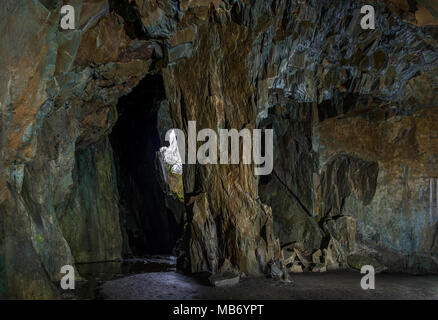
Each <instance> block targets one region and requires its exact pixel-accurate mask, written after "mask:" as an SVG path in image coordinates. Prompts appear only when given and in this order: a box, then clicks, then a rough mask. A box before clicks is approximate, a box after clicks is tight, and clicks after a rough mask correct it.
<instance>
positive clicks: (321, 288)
mask: <svg viewBox="0 0 438 320" xmlns="http://www.w3.org/2000/svg"><path fill="white" fill-rule="evenodd" d="M175 262H176V261H175V258H174V257H170V256H155V257H148V258H145V259H136V260H129V261H124V262H119V263H104V264H92V265H83V266H80V267H78V269H79V271H80V273H81V275H83V276H84V278H88V279H89V281H88V282H86V283H85V284H83V285H82V286H79V287H80V289H79V292H77V296H76V298H78V299H112V300H119V299H121V300H192V299H193V300H263V299H265V300H270V299H272V300H315V299H322V300H325V299H334V300H343V299H359V300H362V299H373V300H386V299H395V300H398V299H412V300H425V299H428V300H430V299H432V300H438V276H436V275H428V276H414V275H406V274H391V273H384V274H378V275H376V288H375V290H367V291H365V290H362V289H361V287H360V280H361V278H362V276H363V275H362V274H360V273H359V272H353V271H338V272H328V273H303V274H294V275H292V279H293V284H286V283H282V282H280V281H273V280H272V279H269V278H266V277H260V278H245V279H242V280H241V281H240V283H239V284H237V285H236V286H232V287H223V288H215V287H212V286H210V285H209V284H208V281H207V279H206V276H202V275H200V276H196V277H192V276H186V275H183V274H180V273H177V272H176V268H175ZM91 279H94V280H91ZM67 298H68V297H67Z"/></svg>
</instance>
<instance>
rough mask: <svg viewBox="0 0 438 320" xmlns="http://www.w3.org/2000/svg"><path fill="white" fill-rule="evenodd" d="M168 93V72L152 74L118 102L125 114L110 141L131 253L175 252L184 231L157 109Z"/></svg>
mask: <svg viewBox="0 0 438 320" xmlns="http://www.w3.org/2000/svg"><path fill="white" fill-rule="evenodd" d="M165 99H166V96H165V91H164V84H163V79H162V76H161V75H148V76H146V77H145V78H144V79H143V80H142V81H141V82H140V83H139V85H138V86H137V87H136V88H134V90H133V91H132V92H131V93H130V94H128V95H126V96H124V97H122V98H121V99H120V100H119V103H118V105H117V111H118V114H119V118H118V121H117V123H116V125H115V126H114V128H113V131H112V133H111V135H110V141H111V145H112V147H113V150H114V158H115V162H116V169H117V180H118V191H119V198H120V200H119V208H120V216H121V220H122V221H121V225H122V228H123V231H124V238H125V242H127V244H128V246H126V245H125V251H127V252H125V254H132V255H136V256H140V255H144V254H170V253H172V250H173V249H174V248H175V245H176V242H177V241H178V239H179V238H180V237H181V235H182V232H183V228H184V227H183V225H184V221H183V216H184V215H183V213H182V212H179V211H181V209H180V208H181V206H180V207H178V209H175V206H172V205H169V194H168V192H166V190H167V189H168V188H167V189H166V188H165V187H163V179H160V173H162V171H161V170H160V168H159V162H158V159H157V154H158V151H159V150H160V147H161V146H162V143H161V141H160V135H159V131H158V128H157V113H158V110H159V107H160V104H161V102H162V101H163V100H165ZM157 164H158V165H157ZM169 208H170V209H169Z"/></svg>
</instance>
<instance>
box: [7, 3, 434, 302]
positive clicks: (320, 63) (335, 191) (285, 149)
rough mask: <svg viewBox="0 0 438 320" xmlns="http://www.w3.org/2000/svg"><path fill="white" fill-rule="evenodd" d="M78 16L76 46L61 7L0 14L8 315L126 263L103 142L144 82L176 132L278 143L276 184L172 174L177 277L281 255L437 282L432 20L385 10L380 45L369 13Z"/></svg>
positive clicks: (152, 6)
mask: <svg viewBox="0 0 438 320" xmlns="http://www.w3.org/2000/svg"><path fill="white" fill-rule="evenodd" d="M73 5H74V6H75V8H76V14H77V23H76V24H77V26H78V28H77V29H76V30H75V31H63V30H60V29H59V19H60V7H61V1H24V0H23V1H15V0H14V1H12V0H6V1H4V3H3V4H2V6H1V8H0V30H2V31H3V32H2V44H3V45H2V47H1V48H0V67H1V70H2V72H1V73H0V111H1V112H0V124H1V125H0V296H2V297H10V298H56V297H59V294H58V292H57V290H56V288H55V286H54V285H53V282H54V281H55V282H56V281H59V279H60V277H61V274H60V273H59V270H60V268H61V266H63V265H66V264H74V262H79V261H80V262H87V261H92V260H103V259H115V258H118V257H121V255H122V251H124V250H125V251H126V250H127V249H126V230H125V229H124V226H123V223H120V220H118V219H117V218H119V219H120V217H121V214H120V206H119V205H118V203H117V202H118V194H117V188H116V186H117V179H116V177H115V176H114V172H113V168H114V166H115V160H114V157H113V155H112V147H111V145H110V144H109V143H108V139H107V136H108V135H109V134H110V132H111V131H112V128H113V126H114V125H115V123H116V122H117V119H118V114H117V108H116V105H117V102H118V100H119V98H120V97H122V96H124V95H126V94H128V93H130V92H131V91H132V90H133V89H134V88H135V87H136V86H137V85H138V84H139V82H140V80H141V79H143V78H144V77H145V76H146V75H147V74H150V73H161V74H162V76H163V80H164V85H165V89H166V99H167V100H168V103H169V110H170V113H171V114H172V121H173V125H174V126H175V127H177V128H181V129H183V130H187V122H188V121H189V120H196V121H197V124H198V128H199V129H201V128H213V129H220V128H237V129H242V128H248V129H255V128H273V129H274V132H275V149H274V171H273V173H272V175H270V176H267V177H263V178H256V177H255V176H254V174H253V167H252V166H246V165H236V166H200V165H190V166H189V165H186V166H185V167H184V187H185V202H186V211H187V214H188V227H187V229H186V230H187V232H186V234H185V237H184V239H185V241H184V246H183V247H184V249H185V252H186V254H185V255H184V256H183V257H184V258H183V259H182V261H181V264H180V265H181V266H183V267H185V268H186V269H188V270H190V271H193V272H197V271H211V272H213V273H215V272H217V271H218V270H220V269H221V266H222V265H223V264H224V263H225V262H226V261H227V263H230V264H231V265H232V266H233V268H236V269H238V270H240V271H241V272H244V273H246V274H250V275H256V274H261V273H263V272H266V270H267V269H266V268H267V266H268V263H269V261H271V260H272V259H274V258H276V259H278V258H280V254H279V252H280V248H279V246H280V245H281V246H286V245H290V244H291V243H292V244H300V247H302V250H303V252H308V253H309V254H310V255H312V253H315V252H318V250H321V252H322V254H323V255H324V254H325V257H330V259H329V260H330V266H331V267H332V266H335V265H338V266H339V267H345V266H347V265H350V266H353V265H357V264H358V263H357V261H365V260H366V259H363V257H365V258H366V257H367V256H369V257H372V260H373V261H377V262H378V263H379V264H382V265H384V266H385V267H387V268H388V269H389V270H392V271H408V272H415V273H425V272H437V271H438V261H437V259H438V258H437V254H438V235H437V233H438V231H437V221H438V209H437V190H438V181H437V179H436V178H437V177H438V168H437V163H438V161H437V160H438V149H437V148H438V141H437V139H438V135H437V132H438V128H437V124H438V121H437V120H438V119H436V118H437V115H438V113H437V111H438V110H437V108H438V101H437V99H438V98H437V97H438V94H437V93H438V38H437V34H438V31H437V25H438V20H437V19H438V18H437V17H438V8H437V5H436V4H435V2H434V1H431V0H421V1H405V0H391V1H377V2H376V4H375V7H376V17H377V24H376V26H377V28H376V30H373V31H369V30H368V31H364V30H362V29H361V28H360V24H359V22H360V18H361V15H360V10H359V9H360V7H361V6H362V5H363V3H362V2H361V1H346V0H345V1H344V0H335V1H329V0H309V1H298V0H268V1H246V0H242V1H228V0H226V1H221V0H181V1H175V0H164V1H158V2H157V1H149V0H147V1H143V0H142V1H140V0H136V1H106V0H84V1H81V0H76V1H73ZM126 143H130V141H126ZM89 221H92V223H89ZM85 235H87V237H85ZM124 235H125V236H124ZM276 238H279V242H277V241H276V240H275V239H276ZM123 248H125V249H123ZM349 257H354V259H353V258H350V259H348V258H349ZM303 259H304V258H303ZM368 260H369V259H368ZM349 261H350V264H349ZM352 261H353V262H352ZM321 268H322V269H323V268H324V267H321ZM296 269H297V268H296Z"/></svg>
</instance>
